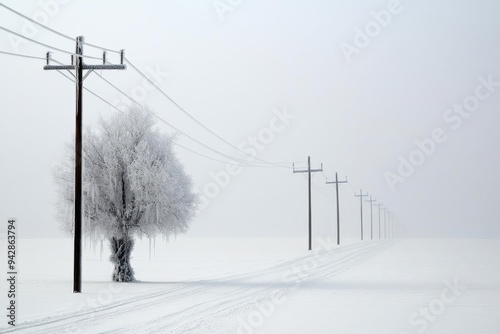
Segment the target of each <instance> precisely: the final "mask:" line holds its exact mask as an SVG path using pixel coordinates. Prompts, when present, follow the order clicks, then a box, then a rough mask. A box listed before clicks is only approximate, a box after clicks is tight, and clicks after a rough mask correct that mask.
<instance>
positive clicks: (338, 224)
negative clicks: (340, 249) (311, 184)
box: [326, 173, 347, 245]
mask: <svg viewBox="0 0 500 334" xmlns="http://www.w3.org/2000/svg"><path fill="white" fill-rule="evenodd" d="M333 183H335V192H336V194H337V245H340V213H339V212H340V208H339V183H347V176H346V178H345V181H339V178H338V176H337V173H335V182H334V181H328V180H326V184H333Z"/></svg>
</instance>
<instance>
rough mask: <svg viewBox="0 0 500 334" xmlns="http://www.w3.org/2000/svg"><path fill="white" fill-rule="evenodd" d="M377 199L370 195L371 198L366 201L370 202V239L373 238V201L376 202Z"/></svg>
mask: <svg viewBox="0 0 500 334" xmlns="http://www.w3.org/2000/svg"><path fill="white" fill-rule="evenodd" d="M376 201H377V200H375V199H372V197H371V196H370V199H367V200H366V201H365V202H370V238H371V239H370V240H373V202H376Z"/></svg>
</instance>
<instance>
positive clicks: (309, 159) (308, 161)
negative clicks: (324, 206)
mask: <svg viewBox="0 0 500 334" xmlns="http://www.w3.org/2000/svg"><path fill="white" fill-rule="evenodd" d="M322 171H323V163H322V164H321V168H318V169H311V157H310V156H308V157H307V169H302V170H296V169H295V164H294V165H293V172H294V173H307V174H308V181H309V186H308V188H309V250H312V207H311V173H316V172H322Z"/></svg>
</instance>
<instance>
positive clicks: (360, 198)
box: [354, 189, 368, 240]
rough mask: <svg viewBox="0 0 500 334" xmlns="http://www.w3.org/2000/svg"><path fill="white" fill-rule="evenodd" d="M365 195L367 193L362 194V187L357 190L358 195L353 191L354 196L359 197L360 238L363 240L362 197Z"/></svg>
mask: <svg viewBox="0 0 500 334" xmlns="http://www.w3.org/2000/svg"><path fill="white" fill-rule="evenodd" d="M366 196H368V193H366V194H363V190H362V189H360V190H359V195H356V193H354V197H359V201H360V203H361V240H363V197H366Z"/></svg>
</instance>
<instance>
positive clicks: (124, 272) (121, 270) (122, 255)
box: [109, 236, 134, 282]
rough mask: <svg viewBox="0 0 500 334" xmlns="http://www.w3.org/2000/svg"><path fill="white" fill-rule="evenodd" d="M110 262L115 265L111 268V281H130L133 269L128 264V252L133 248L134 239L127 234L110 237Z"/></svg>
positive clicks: (132, 279) (132, 278)
mask: <svg viewBox="0 0 500 334" xmlns="http://www.w3.org/2000/svg"><path fill="white" fill-rule="evenodd" d="M109 242H110V245H111V258H110V260H111V262H112V263H113V264H114V265H115V269H114V270H113V282H132V281H134V270H133V269H132V267H131V266H130V254H131V253H132V249H133V248H134V240H132V239H130V238H129V237H128V236H123V237H120V238H116V237H112V238H111V239H110V240H109Z"/></svg>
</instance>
